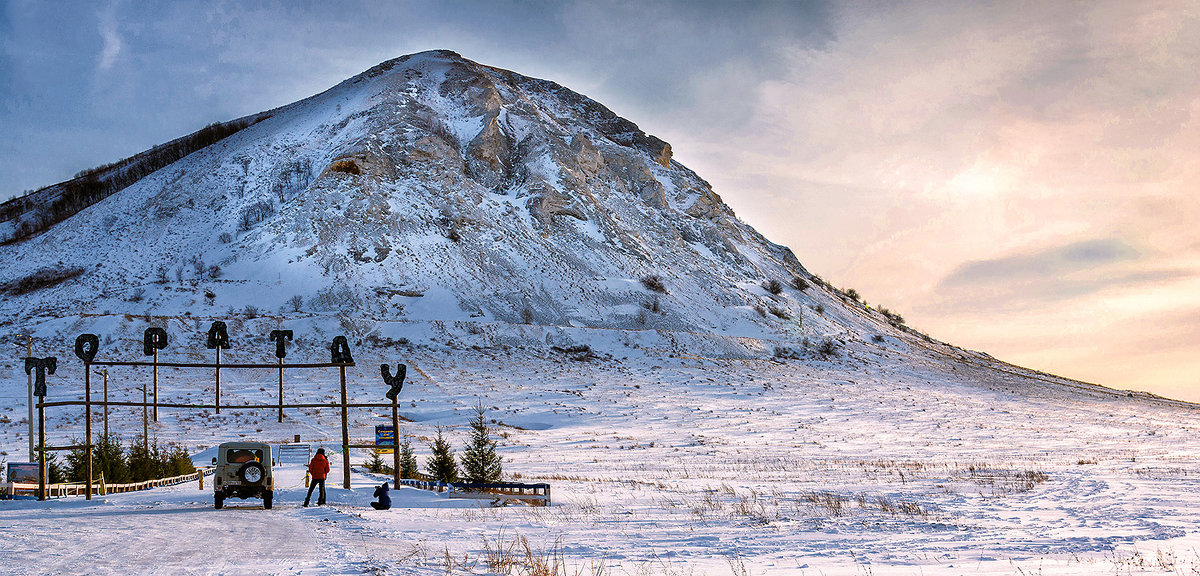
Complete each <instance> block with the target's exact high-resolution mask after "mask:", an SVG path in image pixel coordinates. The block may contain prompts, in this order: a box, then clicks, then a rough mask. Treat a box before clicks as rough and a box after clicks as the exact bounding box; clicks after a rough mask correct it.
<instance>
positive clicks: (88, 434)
mask: <svg viewBox="0 0 1200 576" xmlns="http://www.w3.org/2000/svg"><path fill="white" fill-rule="evenodd" d="M290 332H291V331H284V330H281V331H277V334H276V335H275V337H274V338H272V340H275V341H276V344H277V346H278V349H277V351H276V358H277V361H276V362H274V363H271V364H263V363H244V364H243V363H233V364H222V363H221V360H222V358H221V352H222V350H226V349H228V348H230V341H229V336H228V332H227V329H226V327H225V323H224V322H219V321H217V322H213V325H212V328H210V329H209V331H208V341H207V342H206V347H207V348H209V349H215V350H216V361H215V362H214V363H203V362H161V361H159V359H158V354H157V352H158V350H160V349H162V348H165V347H166V344H167V337H166V333H165V331H163V330H162V329H161V328H152V329H149V330H147V331H146V337H145V341H144V344H145V348H144V349H143V352H149V354H145V355H146V356H153V358H152V359H151V361H150V362H141V361H113V360H96V358H95V357H96V352H97V351H98V349H99V338H98V337H97V336H96V335H94V334H81V335H80V336H79V337H78V338H77V339H76V340H75V355H76V356H78V357H79V359H80V360H82V361H83V364H84V371H83V375H84V394H83V400H60V401H54V402H48V401H46V384H45V374H47V373H49V374H54V370H55V367H56V366H57V359H56V358H54V357H48V358H32V357H27V358H25V371H26V372H27V373H29V374H30V375H31V377H32V380H33V381H34V386H33V395H34V396H36V397H37V399H38V401H37V403H36V407H37V409H38V415H37V421H38V436H37V438H38V446H37V449H36V456H37V458H36V460H37V461H39V462H42V467H43V468H44V467H45V464H44V461H45V456H46V451H47V450H75V449H82V450H83V451H84V453H85V454H86V455H87V473H88V478H87V479H86V481H85V483H86V484H87V493H86V496H87V497H88V498H89V499H90V497H91V489H92V487H91V483H92V482H91V479H92V474H91V472H92V471H91V468H92V447H93V444H92V430H91V410H92V407H93V406H103V408H104V410H105V412H106V413H107V411H108V408H109V407H110V406H128V407H141V408H142V411H143V424H142V435H143V442H148V441H149V430H148V427H149V423H148V420H149V418H148V415H147V414H146V412H147V410H148V409H149V408H151V407H153V408H154V409H155V410H157V409H158V408H160V407H161V408H184V409H192V410H207V409H215V410H217V411H219V410H220V409H221V408H222V404H221V370H222V369H225V370H243V369H248V370H258V369H263V368H275V369H278V370H279V371H280V372H281V373H282V370H283V362H282V360H283V355H284V354H283V352H282V349H283V341H284V340H285V339H290V338H287V337H288V336H290ZM329 350H330V361H329V362H327V363H326V362H321V363H294V364H288V365H287V368H288V369H289V370H297V369H309V368H337V369H338V376H339V384H340V392H341V398H340V400H341V401H340V402H337V403H331V402H296V403H290V404H285V403H283V391H282V389H281V390H280V395H279V402H278V403H275V404H242V403H234V404H226V405H225V406H224V407H225V408H227V409H250V410H255V409H276V410H278V411H279V414H280V416H281V417H282V411H283V409H284V408H294V409H300V408H340V409H341V410H340V412H341V420H342V422H341V424H342V426H341V428H342V430H341V432H342V454H343V455H344V460H343V481H344V484H343V485H344V487H345V488H347V489H349V488H350V450H351V449H352V448H374V447H376V446H375V445H369V444H368V445H359V444H350V434H349V415H348V413H347V412H348V409H349V408H373V409H381V408H382V409H386V408H391V411H392V425H391V426H390V427H388V428H390V445H391V446H392V447H393V449H392V450H391V452H392V454H393V462H394V464H395V468H396V471H395V473H396V478H397V480H398V479H399V476H400V462H399V459H400V455H399V451H398V450H396V449H395V448H396V437H397V431H398V430H399V427H400V423H399V410H398V408H399V398H398V396H399V393H400V389H401V387H402V386H403V384H404V374H405V368H406V367H405V366H404V365H403V364H397V365H396V375H395V376H393V375H392V374H391V372H390V369H389V367H388V366H387V365H386V364H384V365H381V366H380V368H381V372H382V376H383V380H384V383H385V384H386V385H387V386H388V391H387V393H385V394H384V396H386V397H387V399H388V400H389V401H390V402H389V403H387V404H383V403H380V402H350V401H349V397H348V396H349V395H348V390H347V378H346V371H347V369H348V368H352V367H353V366H354V358H353V357H352V356H351V353H350V346H349V343H348V342H347V340H346V337H345V336H337V337H335V338H334V339H333V342H332V344H331V345H330V347H329ZM95 366H102V367H105V368H109V367H116V366H129V367H141V366H145V367H150V368H152V369H153V373H152V377H151V378H152V381H151V382H150V383H144V384H142V401H141V402H129V401H110V400H108V398H107V383H108V374H107V370H105V371H103V372H102V374H104V377H105V397H104V399H103V400H102V401H99V402H96V401H93V400H92V393H91V372H92V368H93V367H95ZM158 368H201V369H215V372H216V373H215V375H214V381H215V382H214V383H215V384H216V386H215V388H216V390H215V395H214V398H213V403H212V404H204V403H190V402H189V403H180V402H160V401H159V400H158V398H157V397H155V398H148V397H147V396H148V392H149V391H150V390H151V389H153V388H157V380H158V377H157V376H158V375H157V371H158ZM280 380H281V385H282V378H281V379H280ZM152 387H153V388H152ZM155 396H157V394H155ZM59 406H82V407H83V408H84V410H85V415H84V420H85V429H86V431H85V434H84V444H82V445H75V446H46V430H45V425H46V415H45V409H46V408H50V407H59ZM106 424H107V423H106ZM107 433H108V431H107V425H106V430H105V434H106V435H107ZM385 436H386V434H385ZM377 441H378V439H377ZM39 476H40V478H39V490H38V498H39V499H41V500H44V499H45V498H46V492H45V475H44V474H40V475H39Z"/></svg>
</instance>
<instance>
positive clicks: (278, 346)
mask: <svg viewBox="0 0 1200 576" xmlns="http://www.w3.org/2000/svg"><path fill="white" fill-rule="evenodd" d="M270 338H271V341H272V342H275V357H276V358H286V357H287V350H284V348H283V343H284V341H286V340H291V339H292V331H291V330H272V331H271V336H270Z"/></svg>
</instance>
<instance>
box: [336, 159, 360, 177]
mask: <svg viewBox="0 0 1200 576" xmlns="http://www.w3.org/2000/svg"><path fill="white" fill-rule="evenodd" d="M329 171H330V172H341V173H343V174H353V175H355V176H358V175H359V174H362V169H361V168H359V167H358V162H355V161H354V160H350V159H346V160H338V161H337V162H334V163H333V164H330V165H329Z"/></svg>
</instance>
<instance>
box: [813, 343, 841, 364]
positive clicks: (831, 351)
mask: <svg viewBox="0 0 1200 576" xmlns="http://www.w3.org/2000/svg"><path fill="white" fill-rule="evenodd" d="M816 352H817V355H818V356H820V357H821V359H823V360H828V359H830V358H837V357H838V355H839V352H838V345H837V342H836V341H835V340H834V339H833V338H826V339H824V340H822V341H821V343H820V344H818V345H817V350H816Z"/></svg>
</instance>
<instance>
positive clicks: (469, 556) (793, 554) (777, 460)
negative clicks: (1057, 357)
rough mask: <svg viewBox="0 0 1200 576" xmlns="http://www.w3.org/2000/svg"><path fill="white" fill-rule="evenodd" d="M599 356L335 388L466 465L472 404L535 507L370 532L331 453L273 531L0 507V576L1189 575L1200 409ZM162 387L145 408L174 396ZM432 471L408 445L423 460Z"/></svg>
mask: <svg viewBox="0 0 1200 576" xmlns="http://www.w3.org/2000/svg"><path fill="white" fill-rule="evenodd" d="M889 346H890V347H889ZM614 351H615V350H610V351H608V352H607V354H609V355H608V356H603V357H602V358H600V359H595V360H592V361H587V362H584V361H575V360H571V359H569V358H568V357H567V356H565V355H563V354H560V353H556V352H553V351H551V350H549V349H546V350H532V349H518V348H509V347H493V348H481V349H479V350H473V349H471V348H470V347H469V346H458V347H445V346H441V347H428V348H426V347H415V348H412V349H393V350H387V351H386V352H383V351H379V350H372V351H366V350H364V351H361V352H360V354H359V355H360V358H359V363H358V366H356V367H355V368H354V369H353V370H351V378H352V383H351V384H352V385H351V395H352V397H353V398H355V399H359V400H372V401H374V400H377V399H378V398H377V397H378V396H380V395H381V392H382V391H383V388H382V386H381V384H380V383H379V382H378V376H377V374H376V373H375V370H374V369H372V367H373V366H377V365H378V362H382V361H387V362H389V363H391V362H395V361H398V360H402V361H406V362H408V363H409V365H410V367H412V369H410V371H409V381H408V383H407V384H406V385H405V389H404V391H403V393H402V394H401V400H402V401H403V404H402V408H403V410H402V414H403V415H404V417H405V418H407V419H409V420H410V421H409V422H405V423H404V424H403V426H402V428H403V430H402V432H404V433H407V434H409V435H412V436H414V437H415V438H417V439H419V441H420V442H425V441H427V440H428V438H429V436H430V435H431V434H432V433H433V431H434V427H435V426H437V425H443V426H449V427H450V428H449V429H448V431H447V432H448V435H449V436H450V437H451V438H452V440H453V443H454V444H455V445H457V446H461V445H462V444H463V443H464V442H465V439H466V432H465V424H466V421H467V419H468V416H469V412H470V408H471V407H472V406H474V405H475V404H476V402H477V401H479V402H482V403H483V404H484V406H486V407H488V408H489V410H490V412H489V418H494V419H495V420H496V426H495V428H494V431H495V433H496V434H498V435H499V437H500V441H501V450H502V454H503V455H504V457H505V459H506V462H505V471H506V472H507V474H509V475H510V476H511V477H513V478H516V479H519V480H521V481H547V482H550V483H551V485H552V486H553V496H554V503H553V505H552V506H550V507H547V508H540V507H527V506H521V505H515V506H507V507H498V508H490V507H481V506H480V504H479V503H476V502H472V501H462V500H449V499H447V498H446V497H445V496H444V495H439V494H434V493H429V492H423V491H419V490H415V489H409V488H402V489H400V490H398V491H396V492H395V493H394V496H395V507H394V508H393V509H392V510H390V511H386V512H378V511H375V510H372V509H371V508H370V507H369V506H368V505H367V503H368V502H369V501H370V500H371V498H370V496H371V488H372V486H373V485H375V484H377V483H378V482H380V481H382V480H383V478H370V477H368V476H366V475H363V474H360V473H358V472H356V473H355V475H354V482H353V490H352V491H349V492H347V491H344V490H341V489H337V488H336V487H335V486H334V485H335V484H338V480H339V479H340V478H341V467H340V466H341V463H340V460H339V459H337V458H335V459H334V472H333V474H331V478H332V480H331V490H330V503H331V504H330V506H328V507H326V508H319V509H318V508H309V509H304V508H300V507H299V502H300V501H301V500H302V499H303V492H302V487H301V486H300V477H301V474H302V472H301V471H300V468H299V467H298V466H294V465H293V466H285V467H283V468H281V470H280V476H279V478H280V480H279V482H280V484H281V485H282V486H286V487H287V488H286V489H284V490H283V491H281V492H280V493H279V495H278V496H277V497H276V502H277V505H276V508H275V509H273V510H270V511H266V510H261V509H257V508H256V507H255V505H254V501H247V502H246V504H245V505H246V506H247V507H250V508H253V509H236V508H235V509H226V510H214V509H212V502H211V494H209V493H207V492H203V493H202V492H200V491H199V490H198V489H197V487H196V485H195V484H188V485H183V486H177V487H172V488H164V489H158V490H152V491H148V492H143V493H138V494H123V495H115V496H109V497H106V498H98V499H96V500H93V501H92V502H90V503H86V502H84V501H83V500H82V499H80V498H68V499H63V500H57V501H52V502H46V503H37V502H30V501H17V502H13V501H9V502H2V503H0V539H2V541H4V542H6V549H7V550H9V551H11V553H7V554H6V557H7V558H8V559H7V560H5V561H4V562H3V563H0V571H5V572H6V573H14V574H25V573H66V572H69V573H81V572H90V573H164V574H178V573H184V574H188V573H204V574H208V573H218V574H246V573H271V574H360V573H386V574H410V573H418V574H446V573H456V574H466V573H476V574H484V573H496V572H502V573H503V572H506V570H505V569H504V568H502V567H500V566H498V565H497V562H499V560H500V559H501V558H502V557H503V556H504V555H503V554H500V553H497V552H495V550H497V549H509V548H510V547H513V546H515V548H513V557H515V558H516V559H517V560H521V561H526V562H527V559H526V556H527V553H526V551H525V548H524V546H523V545H520V544H519V542H520V539H522V538H523V539H525V540H524V542H527V543H528V546H529V549H530V550H531V551H532V554H533V555H534V556H535V557H537V558H540V559H542V560H543V561H547V562H549V563H550V564H555V563H560V564H561V566H563V567H564V572H563V573H567V574H575V573H583V574H592V573H602V574H729V573H733V574H747V573H749V574H764V573H765V574H1081V575H1082V574H1126V573H1147V574H1155V573H1162V574H1192V573H1196V572H1197V571H1200V554H1198V552H1197V550H1198V548H1197V547H1198V546H1200V536H1198V535H1197V530H1196V525H1195V522H1194V520H1193V511H1194V510H1195V509H1196V508H1197V507H1198V506H1200V489H1198V488H1197V485H1196V482H1195V478H1196V475H1197V466H1196V465H1195V455H1196V453H1197V448H1200V437H1198V435H1197V427H1196V425H1195V420H1196V417H1197V415H1200V414H1198V412H1197V410H1196V409H1195V408H1194V407H1193V406H1191V405H1186V404H1180V403H1174V402H1169V401H1164V400H1159V399H1154V398H1147V397H1144V396H1128V395H1126V394H1125V393H1110V392H1106V391H1104V390H1102V389H1098V388H1094V387H1088V386H1080V385H1078V384H1076V383H1071V382H1069V381H1061V380H1057V379H1054V378H1050V377H1044V376H1037V375H1032V376H1035V377H1037V378H1044V379H1042V380H1036V379H1031V375H1030V374H1028V373H1023V372H1021V371H1019V370H1016V369H1013V368H1012V367H1008V366H1004V365H999V364H990V363H989V362H988V361H987V359H986V357H983V356H977V355H972V356H969V357H968V360H970V361H969V362H958V363H953V364H946V363H945V360H944V358H942V357H940V355H937V354H934V353H932V352H931V351H929V350H924V349H919V348H910V347H907V346H901V345H899V343H891V342H889V343H885V344H883V345H881V346H879V347H877V348H874V349H870V348H866V347H863V348H858V349H850V350H848V352H849V353H843V355H842V356H841V357H839V358H838V359H836V360H831V361H828V362H826V361H817V360H807V361H800V360H789V361H785V362H776V361H771V360H761V359H760V360H752V359H751V360H747V359H711V358H708V359H706V358H699V357H687V355H675V356H674V357H672V356H669V355H665V354H652V353H649V352H648V351H647V350H646V349H644V348H629V349H628V355H624V356H622V355H621V354H619V353H613V352H614ZM964 357H966V356H964ZM887 359H890V361H884V360H887ZM64 377H69V372H67V373H66V374H65V376H64ZM197 378H199V377H197ZM271 378H272V375H271V374H266V373H264V374H259V375H257V376H241V377H239V376H237V375H234V374H226V375H224V376H223V379H225V382H226V384H225V386H224V390H223V394H224V395H225V398H226V399H227V400H231V401H232V400H257V401H263V402H268V401H269V399H270V398H271V392H270V391H271V390H272V388H271V383H272V380H271ZM164 379H165V381H166V382H167V383H166V384H164V386H163V390H164V392H163V394H164V397H166V398H177V397H186V396H187V394H186V393H184V392H182V391H181V388H184V386H183V385H182V384H181V383H180V381H179V380H171V377H170V376H164ZM123 385H124V386H125V388H128V387H129V386H130V384H129V383H125V384H123ZM187 387H188V388H190V389H192V390H193V392H194V393H195V394H204V393H205V392H204V390H205V389H204V388H203V387H202V386H201V385H199V384H192V385H189V386H187ZM209 387H210V388H209V390H210V392H211V383H210V384H209ZM114 388H115V386H114ZM260 388H265V390H261V389H260ZM289 388H291V389H292V390H291V391H290V392H289V394H291V393H295V394H297V396H298V398H299V397H303V398H328V397H331V396H333V395H336V394H337V387H336V379H332V378H325V379H323V380H322V379H320V378H318V377H314V378H311V379H295V380H290V381H289ZM127 393H129V392H127ZM114 394H115V393H114ZM138 395H140V393H138ZM131 412H133V411H129V410H127V411H125V412H122V413H120V414H114V416H113V418H114V422H113V424H112V425H113V426H114V427H115V428H116V429H119V430H121V431H122V433H123V434H125V435H126V437H134V436H135V435H136V434H137V433H138V432H139V431H140V412H139V413H136V414H135V413H131ZM163 412H164V418H163V420H162V421H161V422H160V423H158V424H156V425H155V426H154V429H155V433H156V434H157V435H158V437H159V438H160V439H163V440H177V441H183V442H186V443H187V444H188V445H189V446H191V447H193V448H195V449H199V448H202V447H207V446H212V445H215V444H216V443H218V442H220V441H223V440H226V439H235V438H241V437H246V438H256V439H264V440H268V441H275V442H278V441H281V440H283V439H286V438H289V437H290V436H291V434H294V433H300V434H302V436H303V437H304V438H305V439H306V440H312V441H320V440H326V441H335V439H336V438H337V436H338V426H337V415H336V413H335V411H327V412H326V413H324V414H317V413H315V412H313V411H304V412H303V413H296V414H289V416H288V418H287V419H286V421H285V423H283V424H276V423H275V422H274V419H275V414H274V412H273V411H271V410H263V411H261V412H259V413H252V412H249V411H229V410H226V411H222V414H221V415H220V416H216V415H208V416H205V417H197V416H194V415H184V414H182V413H179V414H177V413H173V412H172V411H170V410H164V411H163ZM365 412H366V411H361V410H360V411H357V412H355V411H352V420H353V426H352V435H353V436H354V437H356V438H359V439H365V438H367V437H369V435H370V431H371V426H373V425H374V424H380V423H385V422H386V418H385V417H384V415H382V414H380V415H372V414H368V413H365ZM13 416H15V415H12V416H10V417H13ZM67 416H68V414H66V413H63V414H61V415H59V417H58V419H57V420H56V422H59V423H60V426H59V427H57V428H56V427H52V430H54V432H53V434H54V435H56V436H57V437H58V438H59V439H63V438H65V437H67V436H69V435H70V431H71V430H73V429H74V428H77V427H78V425H79V424H80V423H81V422H80V421H79V420H75V421H74V423H73V424H71V423H70V422H71V420H70V419H69V418H68V417H67ZM64 422H66V423H68V424H67V425H66V426H61V423H64ZM73 427H74V428H73ZM20 430H21V426H17V425H15V424H9V425H6V426H4V427H3V436H2V437H0V438H2V439H3V443H4V446H5V447H6V449H7V452H8V454H9V457H10V458H11V457H12V455H13V454H16V453H22V452H23V451H24V449H23V448H22V446H23V445H24V444H23V442H24V440H23V437H21V436H19V435H18V433H19V431H20ZM258 430H261V432H258ZM427 454H428V448H426V447H424V446H420V447H419V448H418V457H419V459H421V460H422V461H423V460H424V457H425V456H426V455H427ZM363 458H364V456H363V455H361V454H356V455H355V456H354V457H353V460H354V461H355V462H361V461H362V460H363ZM234 506H235V507H236V506H238V501H235V503H234ZM489 550H492V551H493V552H491V553H489ZM489 559H491V560H492V561H493V563H492V564H491V565H489V564H488V560H489ZM500 563H503V562H500ZM507 571H508V572H511V573H514V574H516V573H524V571H525V569H524V568H522V567H521V563H520V562H517V563H515V564H513V565H511V566H509V568H508V570H507Z"/></svg>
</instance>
